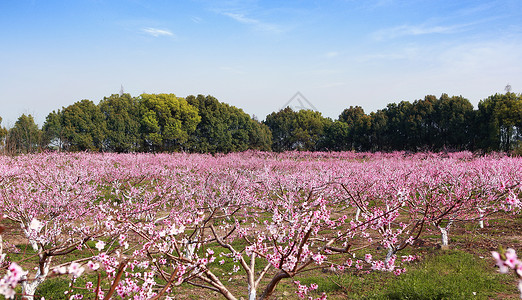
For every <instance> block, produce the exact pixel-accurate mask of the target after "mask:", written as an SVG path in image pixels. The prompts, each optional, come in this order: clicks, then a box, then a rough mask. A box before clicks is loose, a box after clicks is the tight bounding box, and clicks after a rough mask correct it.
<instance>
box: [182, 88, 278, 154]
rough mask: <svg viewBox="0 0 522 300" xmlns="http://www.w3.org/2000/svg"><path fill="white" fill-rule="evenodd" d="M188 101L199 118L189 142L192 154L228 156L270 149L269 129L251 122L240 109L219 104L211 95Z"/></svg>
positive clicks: (191, 98)
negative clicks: (199, 120)
mask: <svg viewBox="0 0 522 300" xmlns="http://www.w3.org/2000/svg"><path fill="white" fill-rule="evenodd" d="M187 101H188V103H189V104H191V105H193V106H194V107H196V108H197V109H198V113H199V115H200V116H201V122H200V123H199V124H198V125H197V127H196V130H195V131H194V133H193V134H192V135H191V136H190V139H189V140H190V142H189V144H190V150H191V151H195V152H211V153H215V152H221V153H227V152H234V151H244V150H247V149H259V150H269V149H270V145H271V133H270V132H269V129H268V127H266V125H264V124H262V123H260V122H257V121H255V120H253V119H252V118H251V117H250V116H249V115H248V114H246V113H245V112H243V110H242V109H239V108H237V107H234V106H230V105H228V104H226V103H221V102H219V101H218V100H217V99H216V98H214V97H212V96H210V95H209V96H203V95H198V96H197V97H195V96H188V97H187Z"/></svg>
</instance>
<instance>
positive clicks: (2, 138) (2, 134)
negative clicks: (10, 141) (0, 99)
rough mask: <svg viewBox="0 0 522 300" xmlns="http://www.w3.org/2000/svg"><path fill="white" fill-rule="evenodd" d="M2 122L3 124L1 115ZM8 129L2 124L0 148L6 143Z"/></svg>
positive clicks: (0, 128) (0, 122)
mask: <svg viewBox="0 0 522 300" xmlns="http://www.w3.org/2000/svg"><path fill="white" fill-rule="evenodd" d="M0 124H2V117H0ZM7 133H8V130H7V129H6V128H5V127H2V126H0V148H1V147H4V145H5V138H6V137H7Z"/></svg>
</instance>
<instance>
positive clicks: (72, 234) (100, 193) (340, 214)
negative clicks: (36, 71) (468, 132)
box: [0, 152, 522, 299]
mask: <svg viewBox="0 0 522 300" xmlns="http://www.w3.org/2000/svg"><path fill="white" fill-rule="evenodd" d="M520 170H522V159H520V158H514V157H507V156H504V155H501V154H492V155H488V156H482V157H474V156H473V155H472V154H471V153H467V152H460V153H450V154H434V153H419V154H406V153H403V152H396V153H389V154H384V153H374V154H369V153H352V152H338V153H317V152H316V153H308V152H286V153H279V154H276V153H264V152H245V153H236V154H228V155H214V156H212V155H198V154H183V153H178V154H89V153H76V154H59V153H47V154H36V155H24V156H17V157H0V174H1V175H0V192H1V193H0V198H1V199H0V204H1V209H2V212H3V218H4V219H3V220H2V222H1V224H2V226H3V232H2V245H1V246H2V247H1V251H2V257H1V262H2V268H3V270H5V271H2V272H3V273H2V275H1V276H3V279H2V280H1V281H0V292H1V294H3V295H6V296H7V297H10V296H12V297H16V298H22V297H25V298H26V299H40V298H41V297H45V299H69V298H71V297H72V298H73V299H81V298H83V299H104V298H107V299H109V298H111V297H114V298H123V299H130V298H133V299H168V298H172V299H200V298H208V299H222V298H227V299H241V298H243V299H258V298H259V299H272V298H278V299H287V298H295V299H297V298H309V297H311V298H313V299H316V298H326V297H328V299H346V298H349V299H506V298H512V299H516V298H518V297H519V296H520V293H519V291H517V282H518V279H517V278H516V275H514V274H516V273H514V272H513V271H511V272H510V273H508V274H500V273H499V272H498V268H497V267H495V259H493V257H492V256H491V251H495V250H498V249H499V247H503V248H513V249H515V250H518V251H519V252H520V249H522V234H521V232H522V217H521V216H520V209H521V207H522V206H521V202H520V200H519V199H520V196H521V178H522V174H521V172H520Z"/></svg>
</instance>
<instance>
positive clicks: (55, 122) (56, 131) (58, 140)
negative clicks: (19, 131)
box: [42, 110, 65, 151]
mask: <svg viewBox="0 0 522 300" xmlns="http://www.w3.org/2000/svg"><path fill="white" fill-rule="evenodd" d="M42 131H43V141H44V142H43V143H44V145H46V146H47V147H49V148H50V149H56V150H58V151H62V150H63V147H64V143H65V137H64V127H63V114H62V112H61V111H60V110H58V111H54V110H53V112H51V113H50V114H48V115H47V117H46V118H45V123H44V125H43V127H42Z"/></svg>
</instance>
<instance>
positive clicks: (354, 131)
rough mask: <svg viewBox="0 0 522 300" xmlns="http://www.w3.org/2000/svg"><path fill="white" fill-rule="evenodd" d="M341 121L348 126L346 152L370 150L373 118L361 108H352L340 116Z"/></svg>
mask: <svg viewBox="0 0 522 300" xmlns="http://www.w3.org/2000/svg"><path fill="white" fill-rule="evenodd" d="M339 121H340V122H344V123H346V125H347V126H348V136H346V139H345V143H346V144H347V146H348V147H347V148H346V149H344V150H358V151H366V150H369V149H370V129H371V118H370V116H368V115H366V114H365V113H364V109H363V108H362V107H360V106H355V107H354V106H350V107H349V108H347V109H345V110H343V112H342V113H341V114H340V115H339Z"/></svg>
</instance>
